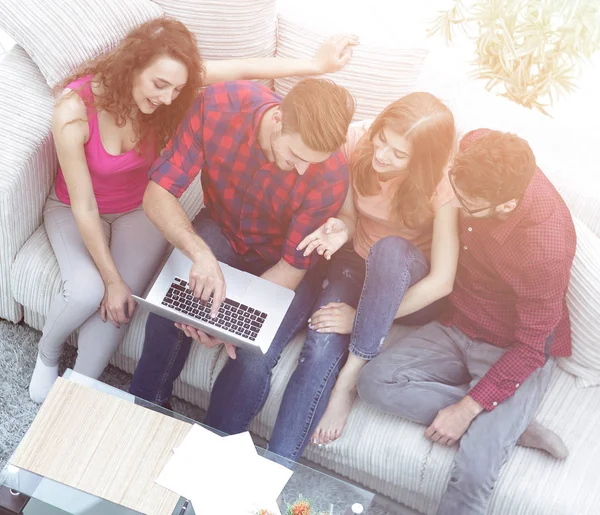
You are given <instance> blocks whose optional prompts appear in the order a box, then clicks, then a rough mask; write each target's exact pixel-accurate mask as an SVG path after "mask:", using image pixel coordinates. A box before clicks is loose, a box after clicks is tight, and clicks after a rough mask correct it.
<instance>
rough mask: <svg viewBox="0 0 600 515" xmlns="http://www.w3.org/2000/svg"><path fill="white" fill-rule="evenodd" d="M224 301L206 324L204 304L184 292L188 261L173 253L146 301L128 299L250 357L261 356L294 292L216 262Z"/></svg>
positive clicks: (190, 292)
mask: <svg viewBox="0 0 600 515" xmlns="http://www.w3.org/2000/svg"><path fill="white" fill-rule="evenodd" d="M219 266H220V267H221V271H222V272H223V277H224V278H225V284H226V287H227V291H226V294H227V298H226V299H225V300H224V301H223V302H222V303H221V307H220V308H219V313H218V315H217V316H216V317H215V318H210V308H211V304H212V298H211V299H210V301H209V302H208V303H206V304H203V303H202V302H200V300H199V299H197V298H196V297H194V294H193V293H192V291H191V290H190V289H189V288H188V280H189V275H190V269H191V267H192V261H191V260H190V259H188V258H187V257H186V256H185V255H184V254H183V253H182V252H181V251H179V250H178V249H174V250H173V252H171V255H170V256H169V259H168V260H167V262H166V263H165V265H164V267H163V268H162V270H161V272H160V274H159V276H158V278H157V279H156V281H155V282H154V284H153V286H152V288H151V289H150V291H149V292H148V295H146V298H145V299H144V298H141V297H137V296H136V295H134V296H133V298H134V299H135V301H136V302H137V303H138V304H139V305H140V306H142V308H144V309H146V310H147V311H151V312H152V313H156V314H157V315H160V316H162V317H165V318H168V319H169V320H173V321H174V322H180V323H182V324H186V325H190V326H192V327H195V328H197V329H200V330H201V331H204V332H205V333H207V334H210V335H211V336H215V337H217V338H220V339H221V340H223V341H224V342H227V343H231V344H233V345H235V346H237V347H241V348H243V349H248V350H251V351H255V352H262V353H263V354H264V353H266V352H267V350H268V349H269V346H270V345H271V342H272V341H273V338H274V337H275V333H276V332H277V330H278V329H279V326H280V325H281V322H282V321H283V317H284V316H285V314H286V312H287V310H288V308H289V307H290V304H291V303H292V300H293V298H294V291H293V290H290V289H289V288H284V287H283V286H279V285H278V284H275V283H272V282H270V281H267V280H266V279H261V278H260V277H256V276H255V275H252V274H249V273H247V272H243V271H241V270H238V269H236V268H233V267H231V266H229V265H226V264H225V263H221V262H219Z"/></svg>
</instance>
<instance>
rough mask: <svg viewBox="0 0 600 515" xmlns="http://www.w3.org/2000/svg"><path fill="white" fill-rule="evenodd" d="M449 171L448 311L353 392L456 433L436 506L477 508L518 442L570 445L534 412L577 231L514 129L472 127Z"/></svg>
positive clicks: (561, 338)
mask: <svg viewBox="0 0 600 515" xmlns="http://www.w3.org/2000/svg"><path fill="white" fill-rule="evenodd" d="M449 178H450V182H451V184H452V186H453V188H454V191H455V194H456V198H457V203H458V204H459V205H460V207H461V208H462V216H461V218H460V240H461V252H460V257H459V262H458V271H457V274H456V281H455V285H454V290H453V292H452V294H451V295H450V297H449V302H448V307H447V310H446V312H445V314H444V315H443V317H442V319H441V321H439V322H433V323H430V324H427V325H425V326H424V327H422V328H421V329H419V330H417V331H415V332H414V333H412V334H410V335H409V336H407V337H406V338H403V339H400V340H398V341H395V342H392V344H391V345H390V346H389V347H388V348H387V349H386V350H384V351H383V352H382V353H381V354H380V355H379V356H378V357H377V358H375V359H374V360H373V361H371V362H370V363H369V364H367V365H366V367H365V368H364V369H363V372H362V374H361V376H360V378H359V382H358V393H359V395H360V397H361V398H362V399H363V401H365V402H367V403H368V404H371V405H373V406H376V407H378V408H380V409H382V410H383V411H386V412H389V413H392V414H395V415H399V416H401V417H404V418H407V419H409V420H412V421H415V422H418V423H421V424H424V425H426V426H427V429H426V430H425V436H427V437H429V438H430V439H432V440H433V441H435V442H438V443H441V444H443V445H453V444H455V443H457V442H460V444H459V445H460V447H459V450H458V453H457V455H456V458H455V461H454V467H453V469H452V474H451V477H450V481H449V484H448V488H447V490H446V493H445V494H444V496H443V498H442V502H441V504H440V506H439V508H438V511H437V514H438V515H458V514H460V515H483V514H485V513H486V512H487V508H488V505H489V501H490V498H491V495H492V492H493V488H494V484H495V482H496V479H497V478H498V474H499V473H500V469H501V467H502V465H503V464H504V462H505V461H506V459H507V458H508V456H509V454H510V452H511V451H512V449H513V448H514V446H515V445H516V443H517V441H518V442H519V444H520V445H524V446H528V447H535V448H539V449H542V450H545V451H547V452H548V453H550V454H552V455H553V456H555V457H557V458H564V457H566V455H567V454H568V451H567V449H566V447H565V446H564V444H563V442H562V441H561V440H560V438H559V437H558V436H556V435H555V434H554V433H552V432H550V431H549V430H547V429H546V428H544V427H542V426H541V425H539V424H538V423H536V422H535V421H533V416H534V414H535V412H536V410H537V408H538V406H539V404H540V402H541V400H542V397H543V396H544V393H545V392H546V389H547V388H548V384H549V382H550V375H551V372H552V368H553V366H554V357H556V356H568V355H570V353H571V332H570V322H569V312H568V310H567V304H566V293H567V288H568V285H569V278H570V269H571V264H572V262H573V257H574V255H575V229H574V226H573V221H572V219H571V215H570V213H569V210H568V208H567V206H566V205H565V203H564V201H563V200H562V198H561V197H560V195H559V194H558V192H557V191H556V190H555V189H554V187H553V186H552V184H551V183H550V181H549V180H548V179H547V178H546V176H545V175H544V174H543V173H542V172H541V170H539V169H538V168H537V166H536V163H535V157H534V155H533V152H532V151H531V148H530V147H529V145H528V144H527V142H526V141H524V140H522V139H521V138H519V137H517V136H515V135H513V134H505V133H502V132H498V131H490V130H488V129H480V130H477V131H473V132H471V133H469V134H467V135H466V136H465V137H464V138H463V139H462V141H461V144H460V149H459V152H458V155H457V157H456V159H455V162H454V164H453V167H452V170H451V171H450V173H449ZM532 421H533V422H532Z"/></svg>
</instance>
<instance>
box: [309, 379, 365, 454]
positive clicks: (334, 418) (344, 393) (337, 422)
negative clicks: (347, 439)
mask: <svg viewBox="0 0 600 515" xmlns="http://www.w3.org/2000/svg"><path fill="white" fill-rule="evenodd" d="M354 399H356V388H355V387H354V388H343V387H338V386H337V385H336V386H334V388H333V391H332V392H331V397H330V398H329V403H328V404H327V409H326V410H325V413H324V414H323V417H322V418H321V421H320V422H319V425H318V426H317V428H316V429H315V432H314V433H313V435H312V438H311V443H313V444H317V445H318V444H327V443H329V442H332V441H333V440H337V439H338V438H339V437H340V436H342V431H343V429H344V426H345V425H346V420H347V419H348V415H350V410H351V409H352V406H353V404H354Z"/></svg>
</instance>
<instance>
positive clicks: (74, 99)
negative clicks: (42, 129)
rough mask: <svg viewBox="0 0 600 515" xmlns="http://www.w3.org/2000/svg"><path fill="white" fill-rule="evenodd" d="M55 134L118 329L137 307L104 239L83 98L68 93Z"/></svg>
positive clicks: (105, 309) (74, 207) (107, 314)
mask: <svg viewBox="0 0 600 515" xmlns="http://www.w3.org/2000/svg"><path fill="white" fill-rule="evenodd" d="M52 134H53V136H54V144H55V145H56V153H57V155H58V161H59V163H60V167H61V169H62V172H63V175H64V177H65V182H66V184H67V190H68V191H69V198H70V200H71V211H72V212H73V217H74V218H75V222H76V223H77V227H78V229H79V233H80V234H81V237H82V239H83V242H84V243H85V246H86V248H87V250H88V252H89V253H90V255H91V256H92V259H93V260H94V263H95V264H96V267H97V268H98V271H99V272H100V276H101V277H102V280H103V281H104V285H105V290H106V291H105V296H104V300H103V301H102V306H101V314H102V319H103V320H104V321H106V319H107V318H108V319H109V320H110V321H111V322H112V323H113V324H114V325H116V326H117V327H118V326H119V324H122V323H125V322H128V321H129V320H130V319H131V316H132V315H133V310H134V308H135V303H134V302H133V298H132V297H131V291H130V289H129V287H128V286H127V285H126V284H125V282H124V281H123V279H122V278H121V275H120V274H119V271H118V270H117V267H116V265H115V262H114V261H113V258H112V255H111V253H110V249H109V247H108V242H107V240H106V237H105V235H104V230H103V228H102V221H101V219H100V214H99V212H98V205H97V203H96V196H95V195H94V189H93V187H92V179H91V177H90V172H89V169H88V166H87V160H86V157H85V151H84V148H83V146H84V144H85V143H86V142H87V140H88V138H89V128H88V122H87V115H86V108H85V104H84V103H83V101H82V100H81V98H80V97H79V96H78V95H77V94H76V93H75V92H73V91H71V90H66V91H65V93H64V94H63V96H62V98H61V99H60V100H59V101H58V103H57V105H56V107H55V109H54V114H53V117H52ZM126 306H127V308H128V310H127V311H126V309H125V308H126Z"/></svg>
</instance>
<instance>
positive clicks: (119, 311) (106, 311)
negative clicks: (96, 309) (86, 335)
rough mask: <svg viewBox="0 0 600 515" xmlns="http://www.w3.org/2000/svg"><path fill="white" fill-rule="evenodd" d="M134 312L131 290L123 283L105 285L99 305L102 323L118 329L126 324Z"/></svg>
mask: <svg viewBox="0 0 600 515" xmlns="http://www.w3.org/2000/svg"><path fill="white" fill-rule="evenodd" d="M134 311H135V301H134V300H133V297H132V296H131V290H130V289H129V286H127V285H126V284H125V283H124V282H123V281H119V282H116V283H109V284H107V285H105V290H104V298H103V299H102V302H101V303H100V317H101V318H102V321H103V322H106V321H107V320H110V322H111V323H112V324H113V325H114V326H115V327H116V328H117V329H119V328H120V327H121V324H126V323H128V322H129V321H130V320H131V318H132V317H133V312H134Z"/></svg>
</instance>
